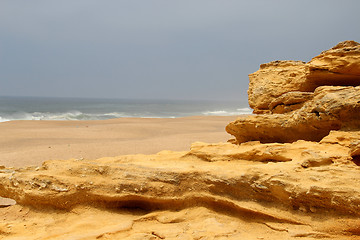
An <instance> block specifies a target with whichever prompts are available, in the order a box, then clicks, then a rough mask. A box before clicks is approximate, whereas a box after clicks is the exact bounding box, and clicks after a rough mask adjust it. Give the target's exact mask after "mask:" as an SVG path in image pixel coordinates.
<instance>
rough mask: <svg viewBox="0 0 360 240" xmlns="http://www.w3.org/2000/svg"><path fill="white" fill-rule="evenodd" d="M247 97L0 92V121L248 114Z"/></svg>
mask: <svg viewBox="0 0 360 240" xmlns="http://www.w3.org/2000/svg"><path fill="white" fill-rule="evenodd" d="M251 113H252V110H251V109H250V107H249V106H248V103H247V100H245V99H244V100H242V101H239V100H206V99H205V100H192V99H184V100H179V99H121V98H80V97H33V96H0V122H6V121H12V120H106V119H113V118H123V117H129V118H130V117H137V118H178V117H188V116H233V115H241V114H251Z"/></svg>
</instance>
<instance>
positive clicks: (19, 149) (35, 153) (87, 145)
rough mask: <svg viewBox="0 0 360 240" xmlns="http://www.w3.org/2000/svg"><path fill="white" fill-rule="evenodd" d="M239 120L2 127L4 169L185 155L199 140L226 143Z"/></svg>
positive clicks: (213, 118)
mask: <svg viewBox="0 0 360 240" xmlns="http://www.w3.org/2000/svg"><path fill="white" fill-rule="evenodd" d="M236 118H237V116H192V117H182V118H117V119H109V120H90V121H43V120H42V121H36V120H19V121H8V122H2V123H0V145H1V146H2V147H1V149H0V166H1V165H3V166H6V167H25V166H31V165H35V166H40V165H41V164H42V162H44V161H46V160H66V159H71V158H76V159H97V158H101V157H114V156H119V155H127V154H154V153H157V152H159V151H162V150H171V151H186V150H189V149H190V145H191V143H193V142H196V141H203V142H226V141H227V140H228V139H229V138H230V137H231V136H230V135H229V134H227V133H226V132H225V130H224V129H225V126H226V125H227V124H228V123H229V122H230V121H233V120H235V119H236Z"/></svg>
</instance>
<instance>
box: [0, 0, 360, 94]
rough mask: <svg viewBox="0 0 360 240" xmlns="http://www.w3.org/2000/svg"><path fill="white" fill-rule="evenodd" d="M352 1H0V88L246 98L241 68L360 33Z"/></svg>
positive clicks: (299, 56) (306, 54)
mask: <svg viewBox="0 0 360 240" xmlns="http://www.w3.org/2000/svg"><path fill="white" fill-rule="evenodd" d="M359 9H360V1H359V0H341V1H340V0H337V1H332V0H301V1H295V0H278V1H271V0H251V1H250V0H247V1H245V0H178V1H177V0H32V1H29V0H1V1H0V96H1V95H6V96H56V97H99V98H103V97H106V98H145V99H148V98H150V99H152V98H159V99H168V98H172V99H216V100H217V99H224V100H237V99H242V98H244V97H246V90H247V87H248V77H247V75H248V74H249V73H252V72H254V71H256V70H258V68H259V65H260V64H261V63H265V62H269V61H273V60H302V61H309V60H310V59H311V58H312V57H314V56H316V55H318V54H319V53H320V52H321V51H322V50H326V49H328V48H330V47H332V46H334V45H336V44H337V43H338V42H340V41H343V40H355V41H360V27H359V24H360V14H359Z"/></svg>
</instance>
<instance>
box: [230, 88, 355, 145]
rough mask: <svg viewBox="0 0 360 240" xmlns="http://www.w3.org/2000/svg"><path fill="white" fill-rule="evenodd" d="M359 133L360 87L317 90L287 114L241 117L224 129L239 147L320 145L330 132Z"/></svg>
mask: <svg viewBox="0 0 360 240" xmlns="http://www.w3.org/2000/svg"><path fill="white" fill-rule="evenodd" d="M351 128H354V129H360V86H358V87H333V86H323V87H318V88H317V89H316V91H315V92H314V97H313V98H312V99H311V100H309V101H307V102H306V103H305V104H304V105H303V106H302V107H301V108H300V109H298V110H295V111H293V112H291V113H288V114H259V115H252V116H248V117H247V116H245V117H240V118H238V119H237V120H236V121H234V122H231V123H230V124H229V125H227V127H226V131H227V132H228V133H230V134H232V135H234V136H235V137H236V140H237V142H238V143H242V142H247V141H261V142H264V143H269V142H282V143H284V142H294V141H297V140H299V139H302V140H308V141H320V140H321V139H322V138H323V137H325V136H326V135H328V134H329V132H330V131H331V130H339V129H351Z"/></svg>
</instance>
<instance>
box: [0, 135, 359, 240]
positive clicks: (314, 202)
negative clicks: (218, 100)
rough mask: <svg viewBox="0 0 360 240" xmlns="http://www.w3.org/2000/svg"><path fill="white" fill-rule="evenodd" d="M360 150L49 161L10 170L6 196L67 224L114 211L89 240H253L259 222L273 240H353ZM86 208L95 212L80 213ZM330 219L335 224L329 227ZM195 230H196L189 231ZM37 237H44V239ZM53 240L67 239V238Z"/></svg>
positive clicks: (225, 149) (199, 146)
mask: <svg viewBox="0 0 360 240" xmlns="http://www.w3.org/2000/svg"><path fill="white" fill-rule="evenodd" d="M328 141H330V140H328ZM354 144H356V141H355V140H352V139H351V138H350V137H349V138H346V140H345V139H344V144H334V143H331V142H324V143H314V142H306V141H298V142H295V143H292V144H289V143H288V144H261V143H259V142H249V143H245V144H242V145H238V146H237V145H233V144H230V143H222V144H204V143H196V144H194V145H193V147H192V150H191V151H190V152H167V151H164V152H161V153H159V154H156V155H133V156H122V157H118V158H103V159H98V160H94V161H86V160H68V161H48V162H45V163H44V164H43V165H42V166H41V167H40V168H36V167H29V168H27V169H7V168H5V169H2V170H1V173H0V195H1V196H4V197H9V198H12V199H15V200H16V201H17V203H18V204H20V205H21V206H29V207H30V208H29V207H28V208H29V209H30V210H29V209H28V210H27V211H28V212H29V211H30V212H32V211H33V210H31V209H32V208H34V207H35V208H39V207H41V208H44V207H46V206H48V207H54V208H57V209H64V210H65V211H63V212H62V213H61V214H62V215H61V214H60V215H61V216H62V217H63V218H64V219H67V220H66V221H67V222H69V221H75V220H74V219H77V220H78V221H79V222H81V223H82V224H89V223H86V222H87V221H90V219H87V218H89V216H88V214H89V211H90V212H96V211H98V212H99V211H100V210H101V209H107V210H106V212H108V213H107V214H109V211H110V212H113V213H112V214H111V215H112V216H111V217H110V216H109V219H110V220H108V221H106V223H105V224H104V223H101V222H98V221H97V222H96V226H93V227H92V229H91V231H88V232H87V234H85V235H83V236H86V237H88V238H87V239H106V237H109V238H111V239H123V238H126V237H128V238H133V237H134V234H135V235H136V234H140V233H142V234H143V235H141V236H143V237H144V236H147V237H144V238H143V239H176V238H179V237H185V236H187V238H183V239H193V238H194V236H195V235H197V236H198V237H199V238H201V237H209V236H214V235H218V236H223V237H225V236H226V238H228V239H238V238H241V237H244V236H246V234H245V233H244V231H243V230H242V228H243V227H245V226H246V222H247V225H249V220H250V219H251V222H252V225H253V226H252V227H251V228H252V229H256V231H257V232H258V233H260V234H261V235H258V236H261V237H263V238H264V239H273V237H274V236H276V237H278V238H279V239H285V238H292V237H293V238H296V237H301V236H303V237H307V238H308V239H316V238H319V237H328V238H335V239H336V238H337V237H339V236H342V237H346V236H347V235H349V237H350V235H351V234H352V233H353V232H354V231H357V227H358V225H356V224H358V221H357V220H355V219H353V217H358V216H359V215H360V185H359V184H358V178H357V176H358V174H359V171H360V170H359V167H358V166H357V165H356V164H355V163H354V162H353V156H351V151H352V150H351V148H350V147H348V146H350V145H351V146H353V145H354ZM353 150H354V149H353ZM357 150H358V149H357ZM329 172H331V173H332V176H331V178H329V175H328V173H329ZM344 172H346V174H343V173H344ZM79 206H89V207H88V208H86V209H83V208H81V207H80V209H82V210H79ZM14 207H16V206H14ZM124 207H126V208H127V209H128V208H129V207H130V208H136V209H139V208H140V209H142V211H145V212H142V213H138V214H137V215H138V216H137V217H136V216H135V215H132V217H131V216H130V215H129V213H127V214H125V216H124V217H123V218H122V221H119V218H121V217H120V215H122V214H124V213H121V212H118V210H116V209H119V208H122V209H123V208H124ZM96 209H98V210H96ZM200 209H202V210H200ZM48 211H49V210H48ZM74 211H75V212H76V213H77V215H78V218H76V217H75V216H74V214H73V212H74ZM79 211H80V212H79ZM149 211H150V212H151V213H149ZM224 213H225V215H223V214H224ZM304 213H306V215H304ZM43 214H44V213H43ZM308 214H310V216H312V217H311V218H308V217H307V215H308ZM339 214H340V215H339ZM35 215H36V216H37V217H36V219H37V220H36V219H35V218H31V217H30V218H29V217H27V218H26V219H27V222H28V223H29V222H33V223H36V222H41V221H40V220H39V218H38V217H39V215H41V214H40V213H37V214H35ZM35 215H34V216H35ZM84 215H85V216H87V218H84ZM105 215H106V214H105ZM115 215H116V216H115ZM142 215H143V216H142ZM80 216H81V217H80ZM126 216H127V217H126ZM325 216H326V218H327V224H326V225H324V224H323V220H320V219H322V218H324V217H325ZM339 216H341V217H340V219H342V220H341V221H342V222H339ZM79 218H81V219H82V220H80V219H79ZM84 219H85V220H84ZM115 219H118V221H119V222H118V223H115ZM195 219H196V220H195ZM91 221H94V220H93V219H91ZM194 221H195V222H194ZM201 222H204V223H206V224H205V225H206V226H208V228H207V229H206V230H204V231H203V232H197V231H199V228H200V229H201V228H203V229H205V228H206V226H205V225H199V224H200V223H201ZM189 223H191V227H189V226H186V225H189ZM230 223H231V224H230ZM11 224H12V226H13V227H12V228H13V229H14V230H11V229H9V228H7V227H6V226H5V225H0V231H2V232H3V233H6V234H7V236H8V237H11V236H14V237H15V236H17V233H18V232H19V233H20V232H21V229H22V230H25V228H21V226H20V225H21V224H23V222H16V221H13V222H12V223H11ZM78 224H80V223H78ZM92 224H94V223H92ZM147 224H148V225H147ZM335 224H337V227H336V228H332V229H331V231H330V229H329V226H331V225H335ZM144 225H145V226H146V227H150V229H151V230H149V228H148V230H145V226H144ZM15 226H16V227H15ZM159 226H161V227H159ZM174 226H176V227H175V229H177V230H175V229H174ZM209 226H211V227H210V228H209ZM309 226H310V227H309ZM248 227H249V226H248ZM48 228H50V229H51V228H54V229H55V226H48ZM30 229H31V228H30ZM154 229H156V230H154ZM17 231H18V232H17ZM28 231H29V227H28ZM31 231H33V232H34V234H35V235H36V236H45V233H42V231H41V230H36V229H31ZM56 231H58V232H59V230H56ZM72 231H73V232H72V233H71V234H74V233H76V232H77V231H80V230H79V229H78V228H73V230H72ZM60 232H62V233H61V234H60V236H61V237H64V235H63V234H64V232H63V231H60ZM70 232H71V231H70ZM196 232H197V233H196ZM195 233H196V234H195ZM22 234H23V233H22ZM42 234H43V235H42ZM47 234H49V233H47ZM82 234H84V233H82ZM35 235H34V236H35ZM49 236H50V237H51V236H52V237H51V239H63V238H61V237H60V236H59V233H56V234H55V233H54V234H53V235H51V233H50V235H49ZM138 236H140V235H138ZM156 236H157V238H156ZM151 237H152V238H151ZM9 239H11V238H9ZM28 239H32V238H28ZM84 239H86V238H84ZM134 239H135V237H134Z"/></svg>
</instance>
